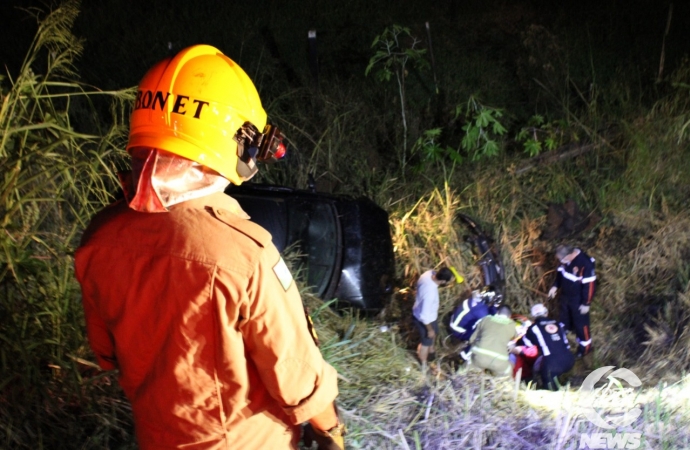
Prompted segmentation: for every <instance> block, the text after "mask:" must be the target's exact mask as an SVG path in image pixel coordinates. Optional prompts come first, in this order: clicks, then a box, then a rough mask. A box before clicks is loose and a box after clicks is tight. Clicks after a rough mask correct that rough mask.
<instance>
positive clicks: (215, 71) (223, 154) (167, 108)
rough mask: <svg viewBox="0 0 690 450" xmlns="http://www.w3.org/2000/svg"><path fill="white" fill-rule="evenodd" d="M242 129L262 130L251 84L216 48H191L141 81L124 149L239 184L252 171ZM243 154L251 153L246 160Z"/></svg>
mask: <svg viewBox="0 0 690 450" xmlns="http://www.w3.org/2000/svg"><path fill="white" fill-rule="evenodd" d="M248 127H249V128H253V129H254V130H257V131H259V132H262V131H264V130H265V127H266V112H265V111H264V109H263V107H262V105H261V100H260V99H259V94H258V92H257V91H256V88H255V87H254V84H253V83H252V81H251V80H250V79H249V77H248V76H247V74H246V73H245V72H244V70H242V68H241V67H240V66H238V65H237V64H236V63H235V62H234V61H233V60H231V59H230V58H228V57H227V56H225V55H223V53H222V52H221V51H220V50H218V49H216V48H214V47H211V46H209V45H195V46H192V47H188V48H186V49H184V50H182V51H181V52H179V53H178V54H177V55H175V56H174V57H172V58H167V59H165V60H163V61H161V62H159V63H158V64H156V65H155V66H153V68H151V69H150V70H149V71H148V72H147V73H146V75H145V76H144V78H143V79H142V80H141V83H140V84H139V88H138V91H137V97H136V102H135V105H134V110H133V112H132V117H131V123H130V134H129V143H128V144H127V151H128V152H131V150H132V149H133V148H135V147H149V148H158V149H161V150H165V151H167V152H170V153H174V154H176V155H179V156H182V157H184V158H187V159H190V160H192V161H195V162H197V163H199V164H202V165H204V166H206V167H208V168H210V169H213V170H215V171H216V172H218V173H220V174H221V175H222V176H223V177H225V178H227V179H228V180H229V181H230V182H232V183H233V184H242V182H243V181H246V180H248V179H249V178H251V176H252V175H254V174H255V173H256V162H255V159H256V153H257V152H256V149H255V148H252V149H245V148H244V147H246V146H245V145H243V143H244V142H245V139H242V137H241V136H240V138H238V131H240V130H241V129H242V130H247V129H249V128H248ZM240 135H241V133H240ZM238 140H239V141H240V142H239V147H238ZM245 150H252V152H251V153H253V154H252V155H251V157H248V156H247V154H246V153H247V152H246V151H245ZM283 150H284V147H283ZM243 151H245V152H244V153H245V154H244V157H243V156H242V153H243ZM238 153H239V155H238Z"/></svg>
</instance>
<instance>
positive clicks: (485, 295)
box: [450, 286, 497, 341]
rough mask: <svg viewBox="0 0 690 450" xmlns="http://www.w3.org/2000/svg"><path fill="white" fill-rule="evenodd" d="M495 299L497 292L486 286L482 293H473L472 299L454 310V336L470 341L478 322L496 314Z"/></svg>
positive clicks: (451, 324) (452, 326) (451, 328)
mask: <svg viewBox="0 0 690 450" xmlns="http://www.w3.org/2000/svg"><path fill="white" fill-rule="evenodd" d="M495 297H496V292H495V290H494V289H493V287H491V286H486V287H484V288H482V290H481V291H478V290H475V291H472V294H471V295H470V297H469V298H468V299H466V300H465V301H463V302H462V304H461V305H458V306H457V307H456V308H455V309H454V310H453V314H452V315H451V318H450V330H451V332H452V333H453V336H455V337H457V338H458V339H460V340H463V341H469V340H470V337H471V336H472V332H473V331H474V329H475V327H476V326H477V322H479V321H480V320H481V319H483V318H484V317H486V316H488V315H490V314H491V315H493V314H495V313H496V308H497V306H496V305H495V304H494V298H495Z"/></svg>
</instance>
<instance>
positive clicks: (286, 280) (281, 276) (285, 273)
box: [273, 258, 292, 291]
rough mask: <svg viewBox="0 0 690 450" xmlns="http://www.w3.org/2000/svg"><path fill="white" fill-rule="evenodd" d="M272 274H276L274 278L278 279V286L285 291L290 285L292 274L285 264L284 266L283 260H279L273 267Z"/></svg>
mask: <svg viewBox="0 0 690 450" xmlns="http://www.w3.org/2000/svg"><path fill="white" fill-rule="evenodd" d="M273 272H274V273H275V274H276V277H278V281H280V285H281V286H283V289H285V290H286V291H287V290H288V289H289V288H290V285H292V274H291V273H290V269H288V266H287V264H285V261H283V258H280V259H279V260H278V262H277V263H276V265H275V266H273Z"/></svg>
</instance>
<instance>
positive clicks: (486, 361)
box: [470, 305, 517, 376]
mask: <svg viewBox="0 0 690 450" xmlns="http://www.w3.org/2000/svg"><path fill="white" fill-rule="evenodd" d="M511 314H512V311H511V309H510V307H509V306H508V305H501V306H500V307H499V308H498V312H497V313H496V315H493V316H491V315H490V316H486V317H484V318H483V319H481V320H480V321H479V323H478V324H477V329H476V330H475V332H474V333H473V334H472V337H471V338H470V344H472V357H471V366H472V367H474V368H478V369H486V370H488V371H490V372H491V373H492V374H493V375H497V376H508V375H510V374H511V373H512V368H513V366H512V365H511V363H510V361H509V359H508V343H509V342H510V341H511V340H513V339H514V338H515V337H516V335H517V330H516V328H515V321H514V320H513V319H511Z"/></svg>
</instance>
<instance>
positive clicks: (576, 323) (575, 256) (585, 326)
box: [549, 245, 597, 358]
mask: <svg viewBox="0 0 690 450" xmlns="http://www.w3.org/2000/svg"><path fill="white" fill-rule="evenodd" d="M556 258H558V259H559V261H560V262H561V265H560V266H558V273H557V275H556V281H555V282H554V285H553V287H551V289H550V290H549V298H554V297H555V296H556V292H557V291H558V290H559V289H560V292H561V316H560V319H559V320H560V322H561V326H563V327H564V328H565V329H566V330H568V331H574V332H575V335H576V336H577V342H578V346H577V357H578V358H580V357H582V356H584V355H586V354H588V353H589V352H590V351H591V350H592V335H591V333H590V328H589V308H590V305H591V303H592V299H593V298H594V292H595V289H596V284H595V283H596V279H597V277H596V275H595V273H594V258H591V257H590V256H588V255H587V254H586V253H585V252H583V251H582V250H580V249H579V248H573V247H570V246H568V245H559V246H558V247H556Z"/></svg>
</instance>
